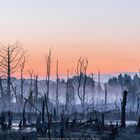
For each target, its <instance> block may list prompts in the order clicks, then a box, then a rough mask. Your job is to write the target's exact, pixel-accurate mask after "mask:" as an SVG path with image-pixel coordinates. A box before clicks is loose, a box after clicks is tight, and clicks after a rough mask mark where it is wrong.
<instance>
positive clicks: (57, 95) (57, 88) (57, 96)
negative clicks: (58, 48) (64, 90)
mask: <svg viewBox="0 0 140 140" xmlns="http://www.w3.org/2000/svg"><path fill="white" fill-rule="evenodd" d="M58 73H59V72H58V60H57V62H56V101H55V102H56V114H57V115H58V112H59V75H58Z"/></svg>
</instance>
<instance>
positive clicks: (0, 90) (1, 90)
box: [0, 77, 5, 110]
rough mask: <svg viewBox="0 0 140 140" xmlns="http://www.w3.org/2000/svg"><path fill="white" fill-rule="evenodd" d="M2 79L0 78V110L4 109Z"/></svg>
mask: <svg viewBox="0 0 140 140" xmlns="http://www.w3.org/2000/svg"><path fill="white" fill-rule="evenodd" d="M2 81H3V80H2V78H1V77H0V92H1V100H2V110H3V109H4V107H5V97H4V91H3V82H2Z"/></svg>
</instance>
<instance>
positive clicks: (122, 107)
mask: <svg viewBox="0 0 140 140" xmlns="http://www.w3.org/2000/svg"><path fill="white" fill-rule="evenodd" d="M127 94H128V92H127V91H126V90H125V91H124V92H123V100H122V102H121V127H122V128H125V126H126V124H125V116H126V102H127Z"/></svg>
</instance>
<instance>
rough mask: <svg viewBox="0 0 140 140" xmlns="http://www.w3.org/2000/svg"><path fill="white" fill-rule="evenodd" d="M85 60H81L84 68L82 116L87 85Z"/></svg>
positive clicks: (86, 61)
mask: <svg viewBox="0 0 140 140" xmlns="http://www.w3.org/2000/svg"><path fill="white" fill-rule="evenodd" d="M87 66H88V60H87V58H85V59H83V68H84V83H83V95H82V104H83V105H82V107H83V116H84V114H85V100H86V84H87Z"/></svg>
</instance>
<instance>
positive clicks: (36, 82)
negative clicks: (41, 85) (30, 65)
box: [34, 75, 38, 106]
mask: <svg viewBox="0 0 140 140" xmlns="http://www.w3.org/2000/svg"><path fill="white" fill-rule="evenodd" d="M37 100H38V75H35V78H34V104H35V105H36V106H37Z"/></svg>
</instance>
